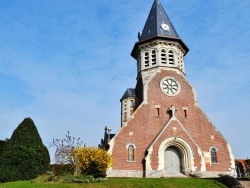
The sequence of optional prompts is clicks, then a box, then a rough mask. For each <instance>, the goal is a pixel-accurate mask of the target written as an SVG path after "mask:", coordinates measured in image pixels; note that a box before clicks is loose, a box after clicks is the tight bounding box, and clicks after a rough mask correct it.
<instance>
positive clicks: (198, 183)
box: [0, 178, 226, 188]
mask: <svg viewBox="0 0 250 188" xmlns="http://www.w3.org/2000/svg"><path fill="white" fill-rule="evenodd" d="M81 187H84V188H85V187H86V188H130V187H133V188H161V187H163V188H164V187H166V188H226V186H224V185H223V184H220V183H219V182H218V181H216V180H212V179H194V178H169V179H147V178H145V179H143V178H109V179H108V180H107V181H105V182H100V183H88V184H86V183H79V184H76V183H34V182H33V183H32V182H31V181H17V182H9V183H4V184H0V188H81Z"/></svg>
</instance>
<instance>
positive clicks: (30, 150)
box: [0, 118, 50, 182]
mask: <svg viewBox="0 0 250 188" xmlns="http://www.w3.org/2000/svg"><path fill="white" fill-rule="evenodd" d="M0 157H1V160H0V182H7V181H16V180H29V179H33V178H35V177H37V176H38V175H39V174H42V173H44V172H46V171H47V170H48V167H49V163H50V157H49V152H48V149H47V148H46V147H45V146H44V145H43V143H42V139H41V137H40V135H39V133H38V131H37V128H36V126H35V124H34V122H33V120H32V119H31V118H25V119H24V120H23V122H22V123H21V124H19V126H18V127H17V128H16V129H15V130H14V132H13V134H12V136H11V138H10V140H8V142H7V143H6V145H5V147H4V150H3V152H2V154H1V156H0Z"/></svg>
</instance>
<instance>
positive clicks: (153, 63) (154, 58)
mask: <svg viewBox="0 0 250 188" xmlns="http://www.w3.org/2000/svg"><path fill="white" fill-rule="evenodd" d="M151 61H152V65H155V64H156V51H155V50H152V53H151Z"/></svg>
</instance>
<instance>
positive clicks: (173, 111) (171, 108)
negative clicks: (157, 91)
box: [169, 105, 177, 117]
mask: <svg viewBox="0 0 250 188" xmlns="http://www.w3.org/2000/svg"><path fill="white" fill-rule="evenodd" d="M169 111H171V117H173V116H175V111H177V110H176V108H175V106H173V105H171V107H170V108H169Z"/></svg>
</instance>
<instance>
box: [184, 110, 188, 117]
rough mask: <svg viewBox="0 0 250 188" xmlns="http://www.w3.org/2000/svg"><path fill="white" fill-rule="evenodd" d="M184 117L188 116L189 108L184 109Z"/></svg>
mask: <svg viewBox="0 0 250 188" xmlns="http://www.w3.org/2000/svg"><path fill="white" fill-rule="evenodd" d="M184 118H185V119H186V118H187V109H184Z"/></svg>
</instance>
